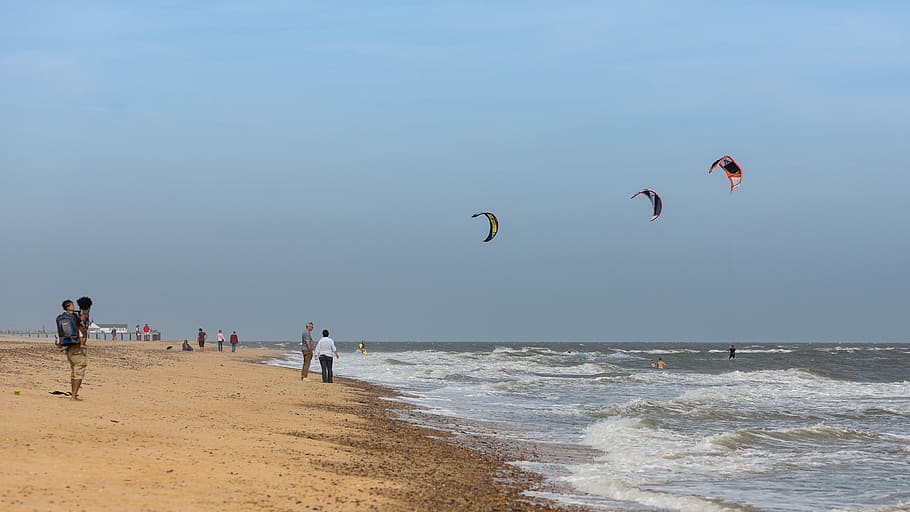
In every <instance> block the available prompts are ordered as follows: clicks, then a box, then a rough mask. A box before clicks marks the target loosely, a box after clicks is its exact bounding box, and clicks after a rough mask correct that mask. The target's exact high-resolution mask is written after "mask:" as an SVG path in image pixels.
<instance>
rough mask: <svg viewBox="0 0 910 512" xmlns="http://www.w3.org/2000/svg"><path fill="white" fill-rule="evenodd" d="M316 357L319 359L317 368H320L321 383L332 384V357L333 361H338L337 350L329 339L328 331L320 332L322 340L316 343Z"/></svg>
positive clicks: (333, 342) (333, 341)
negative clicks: (333, 356)
mask: <svg viewBox="0 0 910 512" xmlns="http://www.w3.org/2000/svg"><path fill="white" fill-rule="evenodd" d="M314 352H316V356H317V357H318V358H319V366H321V367H322V382H327V383H331V382H332V355H333V354H334V355H335V359H340V356H339V355H338V349H337V348H335V340H333V339H332V338H329V330H328V329H323V330H322V338H319V342H318V343H316V349H315V350H314Z"/></svg>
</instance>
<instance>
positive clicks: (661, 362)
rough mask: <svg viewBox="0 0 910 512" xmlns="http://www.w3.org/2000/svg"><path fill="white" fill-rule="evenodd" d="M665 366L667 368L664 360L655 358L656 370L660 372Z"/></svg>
mask: <svg viewBox="0 0 910 512" xmlns="http://www.w3.org/2000/svg"><path fill="white" fill-rule="evenodd" d="M666 366H667V363H665V362H664V358H662V357H658V358H657V368H658V369H660V370H663V369H664V368H665V367H666Z"/></svg>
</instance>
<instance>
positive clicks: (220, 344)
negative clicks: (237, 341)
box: [215, 329, 224, 352]
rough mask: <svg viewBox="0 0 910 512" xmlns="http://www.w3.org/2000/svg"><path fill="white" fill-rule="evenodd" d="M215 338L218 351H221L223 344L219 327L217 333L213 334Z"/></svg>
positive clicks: (222, 334)
mask: <svg viewBox="0 0 910 512" xmlns="http://www.w3.org/2000/svg"><path fill="white" fill-rule="evenodd" d="M215 339H217V340H218V352H223V350H222V349H221V347H223V346H224V333H223V332H221V329H218V334H217V335H216V336H215Z"/></svg>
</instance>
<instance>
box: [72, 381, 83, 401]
mask: <svg viewBox="0 0 910 512" xmlns="http://www.w3.org/2000/svg"><path fill="white" fill-rule="evenodd" d="M70 386H71V387H72V389H73V391H72V395H71V396H70V400H82V399H81V398H79V397H78V396H76V395H78V394H79V388H80V387H81V386H82V379H71V380H70Z"/></svg>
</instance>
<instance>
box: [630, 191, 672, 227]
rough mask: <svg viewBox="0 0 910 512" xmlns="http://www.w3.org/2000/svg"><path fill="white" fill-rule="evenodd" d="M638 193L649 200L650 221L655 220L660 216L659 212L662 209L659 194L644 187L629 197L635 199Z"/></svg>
mask: <svg viewBox="0 0 910 512" xmlns="http://www.w3.org/2000/svg"><path fill="white" fill-rule="evenodd" d="M639 195H644V196H645V197H647V198H648V199H650V200H651V212H652V213H651V221H652V222H653V221H655V220H657V218H658V217H660V212H661V211H662V210H663V205H664V203H663V201H662V200H661V199H660V195H659V194H658V193H657V192H655V191H653V190H651V189H650V188H646V189H644V190H642V191H641V192H636V193H635V195H634V196H632V197H630V198H629V199H635V198H636V197H638V196H639Z"/></svg>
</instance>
